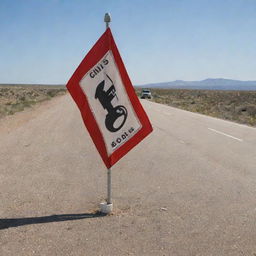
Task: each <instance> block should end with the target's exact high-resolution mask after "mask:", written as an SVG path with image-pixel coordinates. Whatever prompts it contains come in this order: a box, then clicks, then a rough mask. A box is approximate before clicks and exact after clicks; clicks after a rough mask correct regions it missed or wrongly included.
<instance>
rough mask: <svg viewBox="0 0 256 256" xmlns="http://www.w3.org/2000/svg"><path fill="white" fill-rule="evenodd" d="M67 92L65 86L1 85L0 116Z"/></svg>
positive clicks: (11, 113)
mask: <svg viewBox="0 0 256 256" xmlns="http://www.w3.org/2000/svg"><path fill="white" fill-rule="evenodd" d="M65 93H66V88H65V87H64V86H42V85H41V86H29V85H0V118H2V117H5V116H7V115H13V114H14V113H16V112H19V111H23V110H24V109H25V108H29V107H31V106H33V105H35V104H36V103H39V102H43V101H45V100H49V99H51V98H53V97H55V96H58V95H63V94H65Z"/></svg>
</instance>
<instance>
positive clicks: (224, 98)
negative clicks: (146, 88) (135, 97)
mask: <svg viewBox="0 0 256 256" xmlns="http://www.w3.org/2000/svg"><path fill="white" fill-rule="evenodd" d="M137 92H138V93H140V89H137ZM151 92H152V95H153V99H152V100H153V101H155V102H157V103H162V104H166V105H169V106H173V107H177V108H181V109H185V110H188V111H192V112H198V113H201V114H205V115H209V116H213V117H218V118H222V119H226V120H231V121H235V122H238V123H242V124H247V125H251V126H256V91H208V90H185V89H152V90H151Z"/></svg>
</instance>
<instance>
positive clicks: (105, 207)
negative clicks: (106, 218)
mask: <svg viewBox="0 0 256 256" xmlns="http://www.w3.org/2000/svg"><path fill="white" fill-rule="evenodd" d="M112 211H113V204H107V203H100V212H102V213H105V214H109V213H111V212H112Z"/></svg>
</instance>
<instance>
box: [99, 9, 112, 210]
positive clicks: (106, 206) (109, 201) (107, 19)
mask: <svg viewBox="0 0 256 256" xmlns="http://www.w3.org/2000/svg"><path fill="white" fill-rule="evenodd" d="M104 22H106V29H108V28H109V23H110V22H111V17H110V14H109V13H105V16H104ZM107 175H108V179H107V186H108V188H107V203H101V204H100V211H101V212H102V213H105V214H108V213H111V212H112V210H113V204H112V198H111V168H108V172H107Z"/></svg>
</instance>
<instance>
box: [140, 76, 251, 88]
mask: <svg viewBox="0 0 256 256" xmlns="http://www.w3.org/2000/svg"><path fill="white" fill-rule="evenodd" d="M138 87H143V88H165V89H168V88H174V89H202V90H242V91H255V90H256V81H240V80H232V79H224V78H208V79H205V80H202V81H183V80H176V81H172V82H165V83H152V84H144V85H138Z"/></svg>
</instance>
